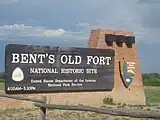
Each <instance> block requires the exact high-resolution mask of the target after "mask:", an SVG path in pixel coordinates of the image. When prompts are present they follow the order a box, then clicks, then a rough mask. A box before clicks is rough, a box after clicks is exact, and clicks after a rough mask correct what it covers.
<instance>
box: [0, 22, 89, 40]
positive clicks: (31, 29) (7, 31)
mask: <svg viewBox="0 0 160 120" xmlns="http://www.w3.org/2000/svg"><path fill="white" fill-rule="evenodd" d="M19 37H61V38H74V39H85V38H86V37H88V34H86V33H85V32H72V31H66V30H64V29H56V30H54V29H47V28H44V27H39V26H29V25H24V24H13V25H3V26H0V39H2V40H5V39H7V40H8V39H12V38H19Z"/></svg>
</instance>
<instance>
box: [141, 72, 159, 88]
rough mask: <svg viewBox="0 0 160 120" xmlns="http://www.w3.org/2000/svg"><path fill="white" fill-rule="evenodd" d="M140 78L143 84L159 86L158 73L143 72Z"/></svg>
mask: <svg viewBox="0 0 160 120" xmlns="http://www.w3.org/2000/svg"><path fill="white" fill-rule="evenodd" d="M142 79H143V84H144V86H160V74H159V73H144V74H142Z"/></svg>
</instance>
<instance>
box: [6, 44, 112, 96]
mask: <svg viewBox="0 0 160 120" xmlns="http://www.w3.org/2000/svg"><path fill="white" fill-rule="evenodd" d="M5 52H6V54H5V62H6V63H5V71H6V75H7V80H6V83H5V87H6V88H5V90H6V92H8V93H17V92H18V93H19V92H20V93H32V92H70V91H71V92H73V91H104V90H107V91H111V90H112V89H113V87H114V56H115V52H114V50H112V49H97V48H96V49H95V48H60V47H49V46H33V45H18V44H10V45H7V46H6V51H5Z"/></svg>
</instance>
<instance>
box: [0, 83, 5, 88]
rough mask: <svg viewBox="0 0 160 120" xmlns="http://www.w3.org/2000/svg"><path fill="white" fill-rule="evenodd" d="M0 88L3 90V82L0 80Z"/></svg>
mask: <svg viewBox="0 0 160 120" xmlns="http://www.w3.org/2000/svg"><path fill="white" fill-rule="evenodd" d="M0 90H4V83H2V82H0Z"/></svg>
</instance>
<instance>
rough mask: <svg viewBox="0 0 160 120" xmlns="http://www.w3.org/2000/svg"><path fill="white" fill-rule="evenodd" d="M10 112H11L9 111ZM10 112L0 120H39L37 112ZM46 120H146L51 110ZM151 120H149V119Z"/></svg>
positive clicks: (0, 117) (0, 114)
mask: <svg viewBox="0 0 160 120" xmlns="http://www.w3.org/2000/svg"><path fill="white" fill-rule="evenodd" d="M11 111H12V110H11ZM11 111H10V110H7V111H5V112H6V113H4V112H3V113H2V112H1V113H0V120H39V111H38V110H32V109H30V110H29V109H28V110H26V111H25V110H24V109H22V110H21V109H19V110H18V111H17V110H16V111H15V112H12V113H11ZM47 120H148V119H138V118H129V117H116V116H109V115H104V114H98V113H93V112H78V111H63V110H61V111H59V110H52V111H50V110H49V111H48V113H47ZM149 120H151V119H149Z"/></svg>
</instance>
